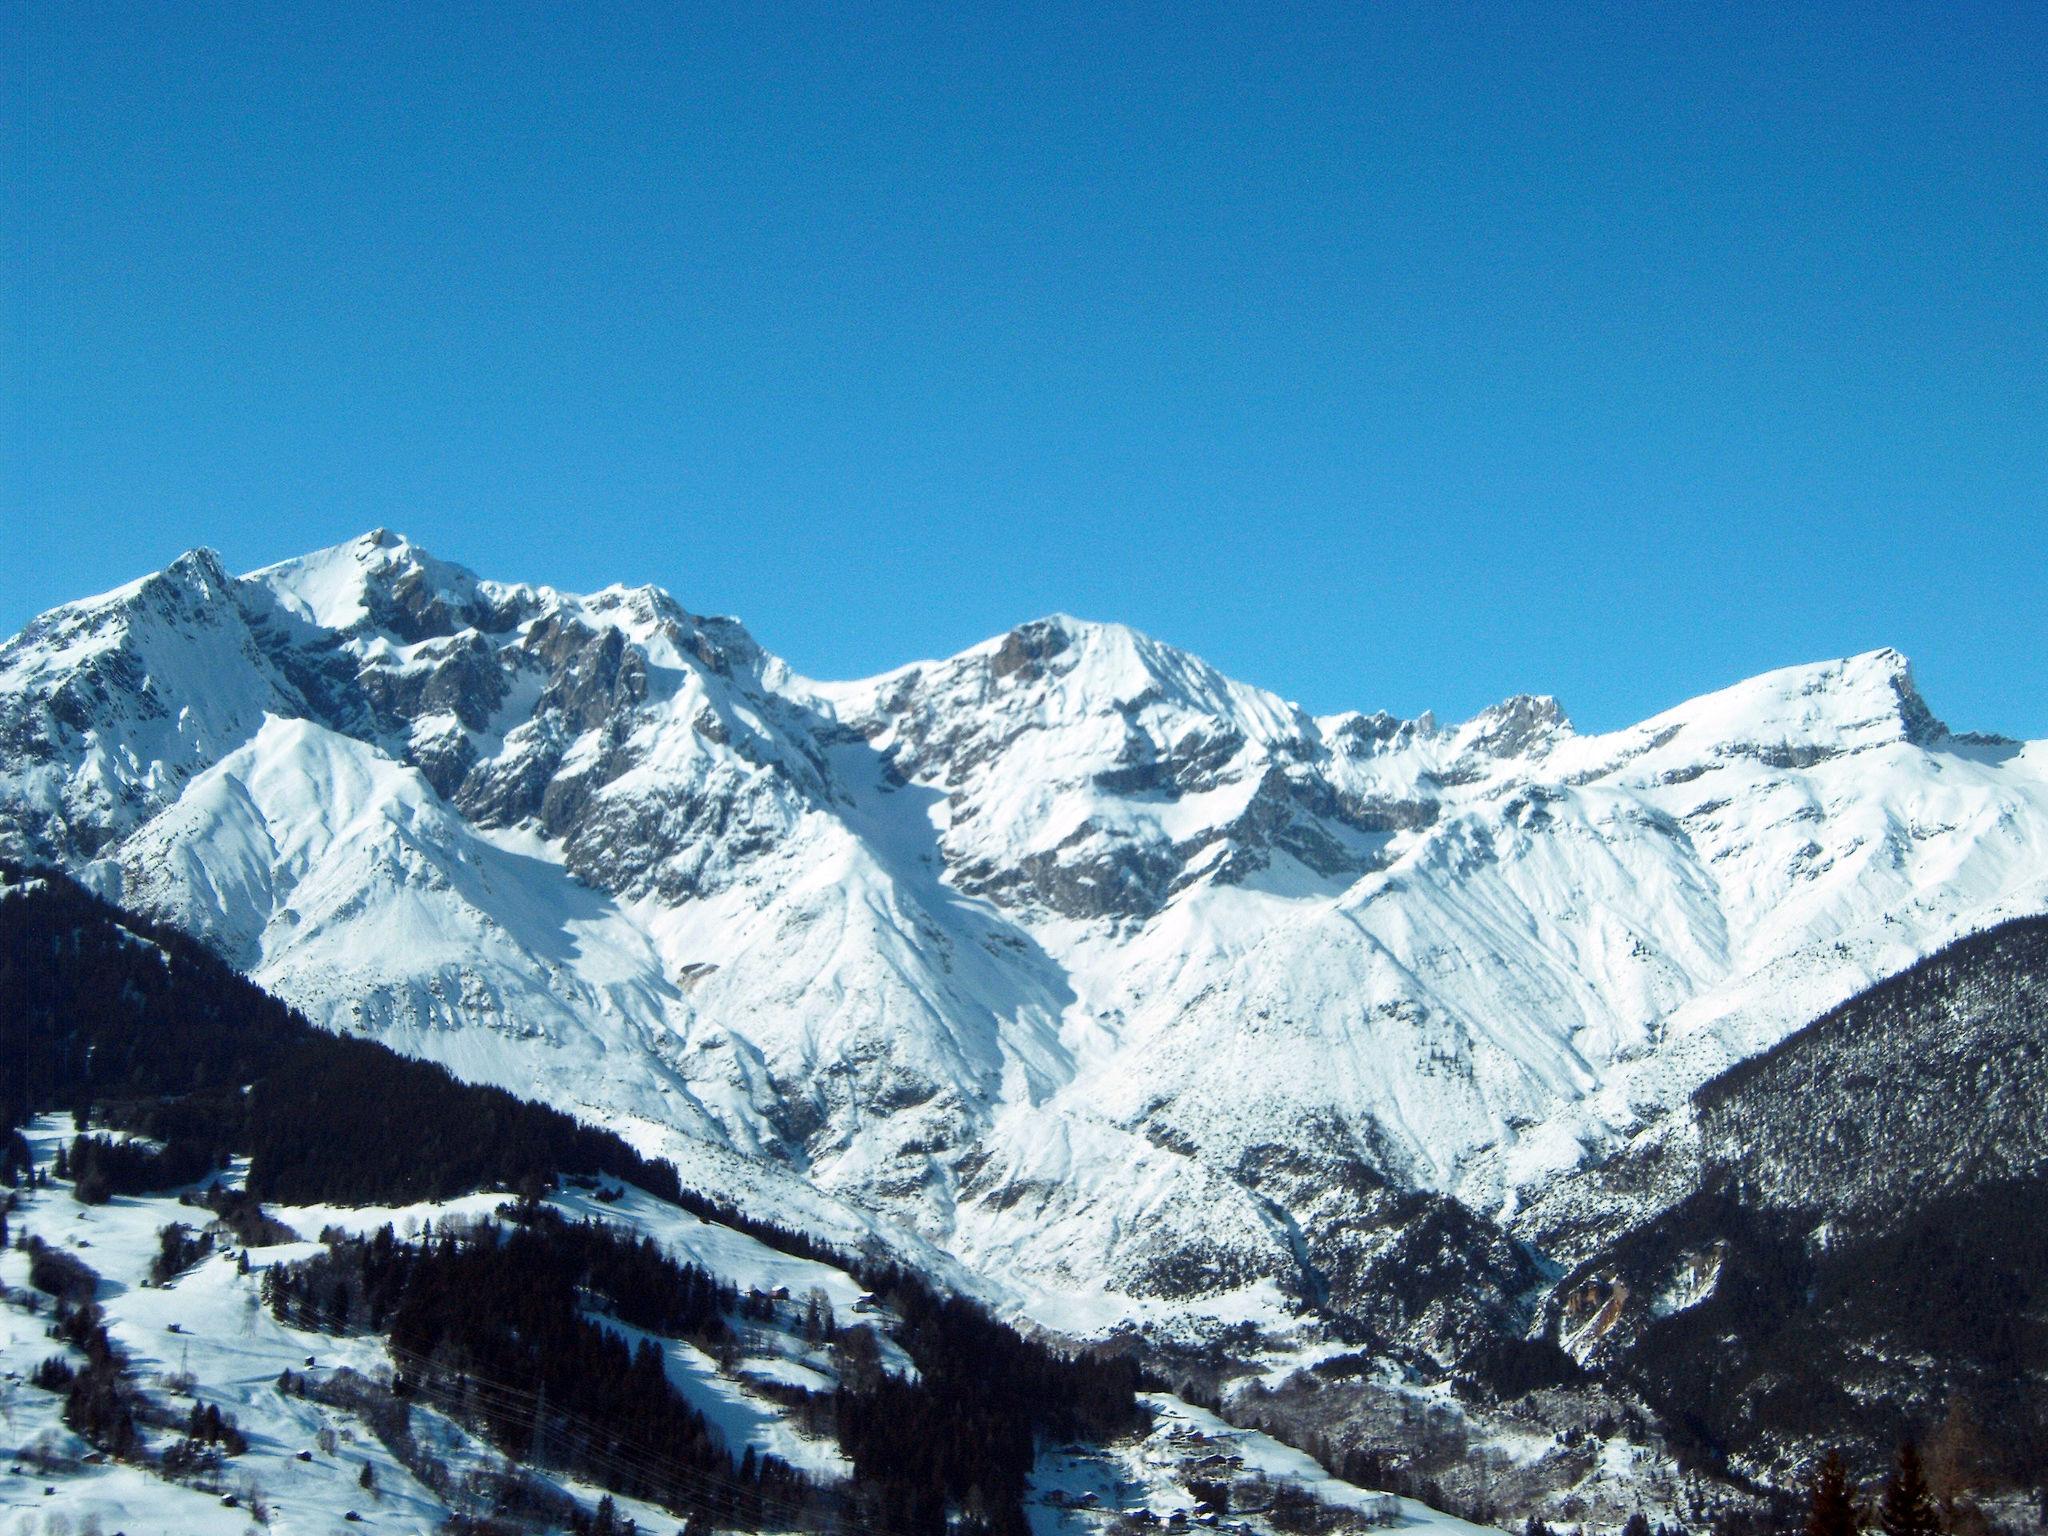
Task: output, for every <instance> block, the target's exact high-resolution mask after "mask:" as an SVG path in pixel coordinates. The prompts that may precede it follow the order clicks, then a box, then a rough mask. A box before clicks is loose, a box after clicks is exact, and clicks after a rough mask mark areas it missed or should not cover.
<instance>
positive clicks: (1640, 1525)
mask: <svg viewBox="0 0 2048 1536" xmlns="http://www.w3.org/2000/svg"><path fill="white" fill-rule="evenodd" d="M1621 1536H1650V1517H1649V1516H1648V1515H1646V1514H1644V1513H1643V1512H1642V1511H1641V1510H1640V1509H1639V1510H1637V1511H1636V1512H1635V1513H1634V1514H1632V1515H1630V1516H1629V1517H1628V1521H1627V1523H1626V1524H1624V1525H1623V1526H1622V1528H1621Z"/></svg>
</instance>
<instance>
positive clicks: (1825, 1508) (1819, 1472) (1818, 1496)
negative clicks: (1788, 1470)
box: [1806, 1451, 1856, 1536]
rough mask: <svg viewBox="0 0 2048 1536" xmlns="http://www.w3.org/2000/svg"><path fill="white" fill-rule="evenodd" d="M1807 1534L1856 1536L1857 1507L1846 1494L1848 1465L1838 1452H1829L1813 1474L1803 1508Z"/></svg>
mask: <svg viewBox="0 0 2048 1536" xmlns="http://www.w3.org/2000/svg"><path fill="white" fill-rule="evenodd" d="M1806 1536H1856V1506H1855V1503H1854V1501H1853V1500H1852V1499H1851V1498H1850V1496H1849V1468H1848V1466H1847V1465H1846V1464H1845V1463H1844V1462H1843V1460H1842V1453H1841V1452H1840V1451H1829V1452H1828V1453H1827V1455H1825V1456H1823V1457H1822V1458H1821V1461H1820V1466H1819V1467H1818V1468H1816V1469H1815V1471H1814V1474H1813V1491H1812V1498H1811V1501H1810V1502H1809V1504H1808V1506H1807V1510H1806Z"/></svg>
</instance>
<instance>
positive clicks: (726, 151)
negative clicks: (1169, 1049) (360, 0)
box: [0, 0, 2048, 736]
mask: <svg viewBox="0 0 2048 1536" xmlns="http://www.w3.org/2000/svg"><path fill="white" fill-rule="evenodd" d="M5 24H6V25H7V26H8V27H10V28H12V29H14V32H15V37H14V38H13V39H12V40H11V42H10V46H9V48H8V50H7V52H8V53H9V54H10V55H11V56H12V57H13V58H14V60H15V63H14V64H13V65H12V66H11V67H12V68H13V69H14V70H15V73H13V74H11V75H9V76H8V77H7V79H6V82H5V89H6V91H7V93H8V95H9V96H10V97H11V98H12V100H11V103H10V105H11V108H12V110H11V111H10V112H9V114H8V122H7V125H6V128H5V131H6V133H7V134H8V135H9V136H10V137H11V138H12V140H13V142H12V144H10V146H9V147H10V154H9V155H8V160H9V162H10V165H11V166H12V167H13V169H12V170H11V171H10V172H9V175H8V180H7V183H6V185H7V189H8V190H7V198H8V202H9V204H10V205H11V208H10V213H11V215H12V216H11V217H10V219H9V224H10V229H9V234H10V237H11V240H10V244H9V246H8V262H9V265H8V273H7V281H8V293H7V298H8V310H9V329H8V335H9V350H10V353H11V354H12V355H13V357H14V358H15V359H16V361H20V360H22V359H24V358H25V360H26V363H27V367H26V369H25V371H24V370H21V369H18V368H11V369H10V373H11V374H12V375H13V376H14V377H13V379H12V381H11V382H12V389H11V391H10V393H9V397H8V406H9V410H10V412H11V415H12V420H11V421H10V422H9V423H8V441H9V444H10V447H9V452H8V472H7V491H8V496H9V500H10V503H11V505H12V507H13V508H14V509H15V512H16V515H18V517H19V521H20V524H21V528H20V536H19V537H18V538H16V539H13V540H11V541H10V544H11V546H12V550H13V552H14V553H15V555H16V558H14V559H13V560H12V561H10V562H9V564H10V569H9V571H8V574H7V576H6V578H5V586H4V589H0V597H4V605H5V606H4V611H0V623H4V624H5V626H6V627H7V628H10V629H11V628H13V627H14V626H16V625H18V624H19V623H20V622H21V621H22V620H23V619H25V618H26V617H27V616H28V615H29V614H31V613H33V612H36V611H38V610H40V609H42V608H44V607H47V606H49V605H51V604H53V603H55V602H58V601H61V600H63V599H65V598H68V597H73V596H77V595H81V594H83V593H85V592H88V591H94V590H98V589H101V588H104V587H106V586H109V585H112V584H113V583H115V582H117V581H119V580H123V579H126V578H128V577H130V576H133V575H136V574H139V573H141V572H142V571H144V570H147V569H150V568H153V567H155V566H158V565H161V564H163V563H164V562H165V561H167V560H168V559H169V558H171V557H172V556H174V555H175V554H177V553H178V552H179V551H181V550H183V549H185V548H187V547H190V546H193V545H197V544H209V545H212V546H214V547H215V548H217V549H219V550H221V551H222V552H223V554H225V555H226V556H227V558H228V559H229V560H230V562H231V563H233V564H236V565H238V566H242V567H249V566H254V565H257V564H261V563H264V562H266V561H269V560H272V559H276V558H280V557H282V556H285V555H288V554H291V553H296V552H298V551H301V550H303V549H307V548H311V547H314V546H316V545H321V544H326V543H332V542H336V541H338V540H340V539H343V538H346V537H349V536H352V535H353V534H355V533H358V532H361V531H362V530H364V529H366V528H369V527H371V526H375V525H380V524H382V525H389V526H392V527H396V528H400V529H403V530H405V531H406V532H409V533H410V534H412V535H413V536H414V537H415V538H416V539H418V540H420V541H421V542H422V543H424V544H425V545H426V546H427V547H429V548H431V549H433V550H434V551H435V552H436V553H439V554H442V555H444V556H446V557H448V558H451V559H454V560H458V561H460V562H462V563H464V564H468V565H471V566H473V567H476V568H478V569H480V570H482V571H483V572H485V573H486V574H492V575H499V576H505V577H510V578H519V579H534V580H548V581H553V582H555V583H556V584H558V585H564V586H570V587H588V586H596V585H601V584H603V583H604V582H607V581H611V580H627V581H655V582H659V583H661V584H662V585H664V586H667V587H669V588H670V589H671V590H673V591H674V592H675V593H676V595H677V596H678V597H679V598H680V599H681V600H682V601H683V602H684V603H686V604H687V605H689V606H691V607H693V608H696V609H699V610H700V611H714V612H735V613H738V614H740V615H741V616H743V617H744V618H745V619H747V621H748V622H749V623H750V624H751V625H752V626H753V628H754V629H755V631H756V633H757V634H758V635H759V637H760V638H761V639H762V640H763V642H764V643H765V644H767V645H769V646H770V647H771V648H773V649H775V650H778V651H780V652H781V653H782V654H784V655H786V656H788V657H789V658H790V659H791V660H792V661H793V662H794V663H795V664H796V665H797V666H799V667H800V668H801V669H803V670H805V671H808V672H811V673H813V674H815V675H820V676H848V675H854V674H859V673H864V672H869V671H873V670H877V669H880V668H882V667H885V666H888V665H892V664H894V663H897V662H900V661H904V660H908V659H911V658H913V657H916V656H920V655H930V654H937V653H944V652H948V651H951V650H954V649H957V648H959V647H961V646H964V645H967V644H969V643H972V642H973V641H975V640H978V639H980V638H982V637H984V636H986V635H988V634H991V633H995V632H997V631H1000V630H1001V629H1003V628H1006V627H1008V626H1009V625H1010V624H1012V623H1015V622H1018V621H1020V620H1022V619H1024V618H1027V617H1030V616H1033V615H1036V614H1039V613H1044V612H1048V611H1052V610H1067V611H1072V612H1076V613H1080V614H1083V615H1086V616H1089V617H1095V618H1107V619H1118V620H1123V621H1125V622H1128V623H1132V624H1135V625H1137V626H1139V627H1140V628H1143V629H1146V630H1148V631H1150V632H1152V633H1155V634H1157V635H1159V636H1161V637H1162V638H1165V639H1168V640H1171V641H1173V642H1175V643H1178V644H1181V645H1184V646H1186V647H1188V648H1190V649H1192V650H1195V651H1198V652H1200V653H1201V654H1203V655H1205V656H1207V657H1208V658H1209V659H1211V660H1212V661H1214V662H1216V663H1217V664H1218V665H1220V666H1222V667H1224V668H1225V669H1226V670H1228V671H1230V672H1232V673H1234V674H1236V675H1238V676H1241V677H1244V678H1246V679H1247V680H1250V681H1254V682H1258V683H1261V684H1264V685H1266V686H1268V687H1271V688H1274V689H1276V690H1278V691H1279V692H1281V693H1284V694H1286V695H1288V696H1290V697H1293V698H1297V699H1299V700H1301V701H1302V702H1303V703H1305V704H1307V705H1309V706H1310V707H1312V708H1316V709H1334V708H1339V707H1349V706H1358V707H1366V708H1374V707H1386V708H1391V709H1395V710H1398V711H1401V712H1404V713H1414V712H1417V711H1420V710H1421V709H1423V708H1425V707H1434V708H1436V709H1437V710H1438V711H1439V712H1441V713H1448V714H1452V715H1462V714H1466V713H1469V712H1471V711H1472V710H1474V709H1477V708H1478V707H1480V706H1481V705H1483V704H1485V703H1487V702H1489V701H1491V700H1493V699H1495V698H1498V697H1500V696H1502V695H1504V694H1507V693H1509V692H1513V691H1518V690H1530V691H1544V692H1553V693H1556V694H1558V695H1559V696H1560V697H1562V698H1563V700H1564V701H1565V704H1566V706H1567V708H1568V709H1570V710H1571V712H1572V713H1573V715H1574V716H1575V718H1577V719H1578V720H1579V721H1580V722H1581V724H1582V725H1586V726H1594V727H1602V726H1610V725H1615V724H1619V723H1622V722H1624V721H1627V720H1629V719H1632V718H1635V717H1638V716H1640V715H1642V714H1646V713H1648V712H1650V711H1652V710H1654V709H1656V708H1659V707H1662V706H1664V705H1667V704H1670V703H1672V702H1675V701H1677V700H1678V699H1680V698H1683V697H1685V696H1687V695H1689V694H1692V693H1695V692H1699V691H1703V690H1705V689H1708V688H1711V687H1715V686H1718V685H1721V684H1723V683H1726V682H1729V681H1732V680H1734V679H1736V678H1738V677H1740V676H1743V675H1746V674H1748V673H1751V672H1755V671H1759V670H1762V669H1764V668H1767V667H1770V666H1775V665H1780V664H1784V663H1789V662H1793V661H1800V660H1807V659H1813V658H1816V657H1822V656H1831V655H1838V654H1844V653H1848V652H1852V651H1857V650H1863V649H1867V648H1870V647H1873V646H1877V645H1883V644H1891V645H1896V646H1898V647H1899V648H1900V649H1902V650H1904V651H1906V652H1907V653H1908V654H1909V655H1912V656H1913V657H1914V658H1915V661H1916V663H1917V665H1918V669H1919V673H1920V679H1921V683H1922V686H1923V688H1924V690H1925V691H1926V692H1927V694H1928V695H1929V697H1930V699H1931V701H1932V702H1933V704H1934V705H1935V707H1936V709H1937V710H1938V711H1939V712H1941V713H1943V714H1944V715H1945V716H1947V717H1948V718H1949V719H1950V721H1951V723H1953V724H1956V725H1958V726H1972V727H1979V728H1988V729H2001V730H2006V731H2011V732H2017V733H2024V734H2030V735H2036V736H2040V735H2048V652H2044V646H2043V643H2042V630H2043V623H2042V617H2043V614H2044V613H2048V87H2044V85H2043V83H2042V82H2043V78H2044V75H2048V70H2044V60H2048V6H2042V5H2039V4H2014V5H2009V6H1989V7H1981V6H1970V5H1955V6H1942V7H1934V6H1924V5H1915V6H1910V7H1897V8H1892V7H1886V6H1883V5H1870V4H1857V5H1853V6H1842V7H1827V6H1801V5H1793V6H1776V5H1774V6H1757V7H1748V6H1741V5H1720V4H1714V5H1709V4H1700V5H1660V4H1650V5H1612V6H1559V5H1553V4H1541V5H1530V6H1526V7H1520V6H1515V5H1509V4H1474V5H1456V4H1442V5H1406V4H1386V5H1362V4H1351V5H1344V6H1334V7H1327V8H1324V7H1311V6H1302V7H1295V6H1277V7H1276V6H1269V5H1257V6H1252V5H1245V6H1238V7H1224V6H1214V7H1212V6H1203V5H1192V6H1190V5H1172V6H1165V5H1162V6H1158V7H1149V6H1120V7H1102V6H1076V7H1073V8H1064V7H1060V6H1057V5H1050V4H1048V5H1044V6H1032V7H1017V6H988V7H968V6H941V5H931V6H924V7H901V8H895V7H885V6H880V5H860V6H838V7H830V8H816V9H813V8H810V7H805V6H801V5H792V6H777V7H749V6H729V7H727V6H695V5H687V4H662V5H650V6H645V7H635V6H630V5H610V6H603V7H580V8H572V7H568V6H561V7H522V6H518V5H513V4H501V5H490V6H461V7H456V6H445V7H444V6H435V5H420V6H396V5H393V6H384V5H367V6H353V5H350V6H341V5H322V6H311V7H299V6H293V5H288V4H264V5H249V6H244V7H237V6H233V5H217V6H208V7H204V8H200V7H170V8H167V7H161V6H156V5H148V6H120V5H100V4H55V3H42V0H35V3H31V4H30V5H29V6H28V8H27V14H26V17H25V18H24V16H23V15H22V13H21V10H20V8H19V7H18V6H17V7H15V8H14V9H13V11H12V12H11V13H10V16H9V19H8V20H7V22H6V23H5ZM24 34H25V35H24ZM23 42H25V44H26V50H25V57H26V65H25V71H24V70H23V68H22V66H21V65H20V63H19V60H20V58H21V57H22V49H21V47H20V46H19V45H20V44H21V43H23ZM24 141H25V147H26V155H25V156H23V155H22V154H20V153H19V151H20V149H21V147H22V146H23V143H24ZM24 166H25V177H24V169H23V168H24Z"/></svg>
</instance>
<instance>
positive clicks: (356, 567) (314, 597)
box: [248, 528, 534, 642]
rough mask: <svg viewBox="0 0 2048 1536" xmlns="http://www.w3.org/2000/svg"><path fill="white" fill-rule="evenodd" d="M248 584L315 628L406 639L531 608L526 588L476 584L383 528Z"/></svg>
mask: <svg viewBox="0 0 2048 1536" xmlns="http://www.w3.org/2000/svg"><path fill="white" fill-rule="evenodd" d="M248 579H249V580H251V581H253V582H256V583H258V584H259V585H261V586H263V587H266V588H268V589H269V590H270V592H271V593H272V594H273V595H274V596H275V597H276V598H277V600H278V601H279V603H281V604H282V605H283V606H284V607H285V608H286V609H287V610H289V611H290V612H292V613H294V614H296V615H297V616H298V617H299V618H302V619H304V620H306V621H308V622H310V623H313V624H317V625H319V626H320V627H321V628H323V629H331V630H335V631H339V632H349V631H354V630H361V629H376V630H384V631H388V632H389V633H391V634H393V635H395V636H397V637H398V638H399V639H400V640H403V641H408V642H410V641H417V640H424V639H428V638H430V637H433V636H438V635H447V634H453V633H455V632H457V631H458V630H462V629H466V628H475V629H480V630H485V631H488V632H495V631H501V630H504V629H506V628H509V627H510V626H511V625H512V624H513V623H515V622H517V620H518V619H519V618H521V617H523V616H525V615H526V614H527V613H528V612H530V611H531V610H532V608H533V607H534V594H533V593H531V592H530V591H529V590H528V589H525V588H521V587H511V586H506V585H503V584H502V583H499V582H493V581H484V580H482V579H481V578H479V577H478V576H477V575H476V573H475V572H473V571H471V570H469V569H467V568H466V567H463V566H460V565H456V564H453V563H452V562H450V561H446V560H441V559H437V558H436V557H435V556H433V555H430V554H428V553H427V551H425V550H424V549H422V548H420V547H419V545H417V544H415V543H413V541H412V540H410V539H408V538H406V537H405V535H403V534H401V533H394V532H393V531H392V530H390V529H389V528H373V529H371V530H370V531H369V532H368V533H365V534H363V535H362V536H360V537H359V538H354V539H350V540H349V541H348V542H347V543H345V544H336V545H333V546H331V547H330V548H327V549H321V550H315V551H314V552H313V553H312V554H309V555H301V556H299V557H298V558H296V559H293V560H285V561H281V562H279V563H278V564H276V565H270V566H265V567H264V568H263V569H262V570H259V571H254V572H252V573H251V574H250V576H249V578H248Z"/></svg>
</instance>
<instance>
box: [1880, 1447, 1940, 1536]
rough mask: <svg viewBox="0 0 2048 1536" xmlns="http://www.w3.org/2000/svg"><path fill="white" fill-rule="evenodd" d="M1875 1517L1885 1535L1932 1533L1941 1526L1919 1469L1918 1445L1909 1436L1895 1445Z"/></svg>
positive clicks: (1922, 1535) (1923, 1535) (1906, 1535)
mask: <svg viewBox="0 0 2048 1536" xmlns="http://www.w3.org/2000/svg"><path fill="white" fill-rule="evenodd" d="M1877 1519H1878V1524H1879V1525H1881V1526H1883V1527H1884V1533H1885V1536H1936V1533H1937V1532H1939V1530H1940V1529H1941V1526H1940V1523H1939V1522H1938V1521H1937V1520H1936V1519H1935V1515H1934V1500H1933V1499H1932V1498H1931V1497H1930V1496H1929V1495H1928V1492H1927V1479H1926V1478H1925V1477H1924V1476H1923V1475H1922V1474H1921V1471H1920V1447H1919V1446H1917V1445H1915V1444H1914V1443H1913V1442H1912V1441H1911V1440H1907V1441H1905V1442H1903V1443H1902V1444H1901V1445H1900V1446H1899V1455H1898V1460H1897V1461H1896V1462H1895V1463H1894V1464H1893V1466H1892V1474H1891V1476H1890V1477H1888V1478H1886V1479H1885V1483H1884V1500H1883V1502H1882V1503H1881V1504H1880V1505H1879V1506H1878V1513H1877Z"/></svg>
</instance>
